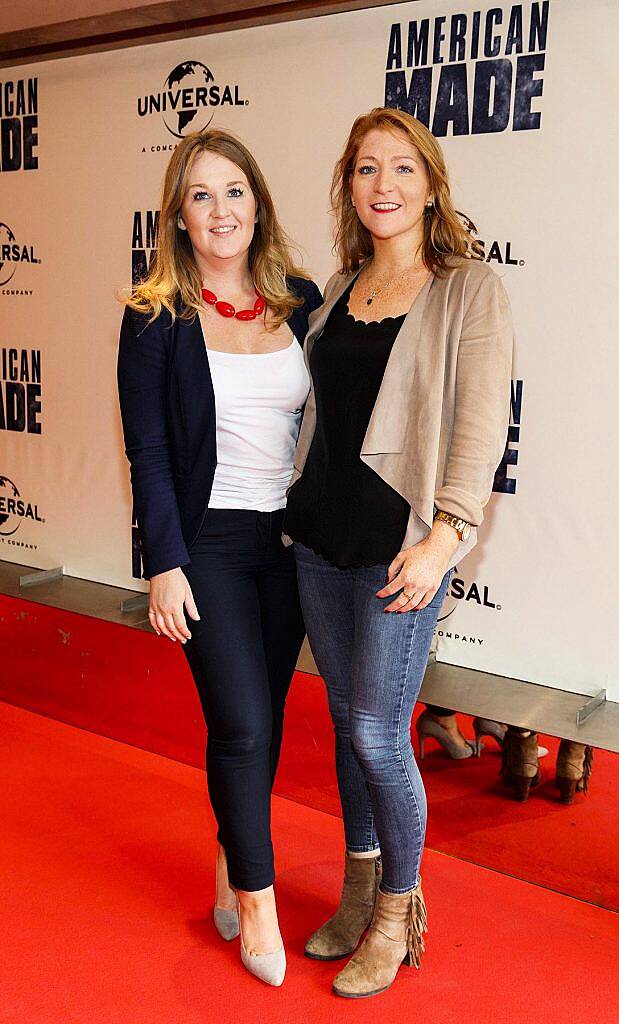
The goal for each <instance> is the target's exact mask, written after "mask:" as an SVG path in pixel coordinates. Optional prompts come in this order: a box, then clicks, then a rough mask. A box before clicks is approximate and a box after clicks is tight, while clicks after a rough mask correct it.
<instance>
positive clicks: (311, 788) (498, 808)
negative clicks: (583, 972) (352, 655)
mask: <svg viewBox="0 0 619 1024" xmlns="http://www.w3.org/2000/svg"><path fill="white" fill-rule="evenodd" d="M0 649H2V652H3V672H2V675H1V678H0V699H1V700H5V701H7V702H9V703H13V704H16V705H19V706H21V707H25V708H29V709H31V710H33V711H37V712H40V713H42V714H46V715H49V716H51V717H53V718H57V719H59V720H63V721H66V722H71V723H72V724H74V725H79V726H82V727H83V728H85V729H89V730H91V731H92V732H97V733H101V734H103V735H107V736H111V737H114V738H117V739H120V740H123V741H125V742H127V743H130V744H132V745H134V746H138V747H143V748H145V749H148V750H152V751H155V752H157V753H161V754H165V755H166V756H168V757H171V758H174V759H176V760H179V761H184V762H186V763H188V764H192V765H197V766H202V765H203V762H204V754H203V744H204V727H203V723H202V717H201V711H200V706H199V703H198V700H197V697H196V695H195V693H194V690H193V685H192V681H191V677H190V675H189V670H188V668H187V665H186V663H185V659H184V657H183V654H182V651H181V650H180V649H179V647H178V645H173V644H171V643H170V642H168V641H164V640H161V639H160V638H158V637H155V636H153V635H151V634H148V633H142V632H139V631H136V630H132V629H127V628H126V627H125V626H117V625H113V624H110V623H107V622H104V621H101V620H98V619H93V618H89V617H88V616H83V615H75V614H72V613H69V612H65V611H62V610H60V609H56V608H49V607H45V606H43V605H39V604H35V603H33V602H30V601H24V600H17V599H14V598H8V597H3V596H1V595H0ZM463 728H464V729H465V731H466V730H467V724H466V722H465V721H463ZM468 734H469V735H472V732H471V730H470V727H468ZM544 743H545V744H546V745H547V746H549V747H551V754H550V755H549V756H548V757H547V758H546V759H545V760H544V761H543V762H542V772H543V775H544V784H543V785H542V787H541V788H540V789H539V790H537V791H535V793H534V794H533V795H532V796H531V797H530V799H529V801H528V803H526V804H516V803H515V802H514V801H513V800H509V799H507V798H506V797H505V796H504V794H503V792H502V790H501V788H500V787H499V785H498V783H497V774H498V766H499V757H498V752H497V750H496V747H495V745H494V744H493V742H492V740H488V741H487V749H486V750H485V751H484V752H483V754H482V757H481V758H480V759H479V760H477V759H476V758H471V759H469V760H467V761H451V760H450V759H449V758H448V757H447V756H446V755H445V754H444V753H443V752H442V751H440V750H438V748H436V749H435V750H433V749H432V744H431V741H430V742H429V743H428V746H427V748H426V749H427V751H428V753H427V757H426V762H425V764H426V767H425V781H426V788H427V792H428V800H429V827H428V845H429V846H430V847H432V848H433V849H436V850H440V851H443V852H445V853H449V854H451V855H453V856H455V857H459V858H461V859H465V860H470V861H473V862H474V863H477V864H482V865H486V866H488V867H491V868H494V869H496V870H498V871H503V872H505V873H506V874H512V875H515V876H517V877H519V878H523V879H527V880H529V881H533V882H536V883H538V884H540V885H545V886H549V887H550V888H553V889H556V890H558V891H560V892H564V893H567V894H570V895H573V896H575V897H577V898H580V899H584V900H588V901H590V902H592V903H596V904H598V905H600V906H605V907H608V908H614V909H619V760H618V759H617V757H616V756H614V755H611V754H608V753H606V752H604V751H596V752H595V761H594V770H593V775H592V779H591V788H590V791H589V794H588V796H587V797H583V796H582V795H579V796H577V797H576V801H575V803H574V804H573V805H572V806H571V807H563V806H562V805H561V804H559V802H558V799H557V792H556V790H555V789H554V787H553V785H552V777H553V768H554V753H555V751H556V746H557V743H556V741H555V740H549V739H547V738H546V739H544ZM276 792H277V793H278V794H279V795H280V796H285V797H288V798H290V799H292V800H295V801H297V802H299V803H302V804H306V805H307V806H309V807H313V808H316V809H318V810H322V811H328V812H329V813H330V814H339V802H338V797H337V788H336V783H335V776H334V771H333V753H332V729H331V723H330V720H329V716H328V712H327V707H326V701H325V696H324V687H323V684H322V681H321V680H320V679H317V678H316V677H315V676H307V675H303V674H302V673H298V674H297V676H296V678H295V682H294V684H293V688H292V691H291V695H290V699H289V704H288V711H287V721H286V730H285V738H284V749H283V756H282V764H281V767H280V771H279V774H278V780H277V787H276Z"/></svg>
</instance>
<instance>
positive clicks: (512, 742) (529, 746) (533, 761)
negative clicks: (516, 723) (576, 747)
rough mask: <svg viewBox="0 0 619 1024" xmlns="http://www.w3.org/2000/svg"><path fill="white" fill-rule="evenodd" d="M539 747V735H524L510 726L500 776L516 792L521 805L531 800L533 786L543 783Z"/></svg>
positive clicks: (504, 740)
mask: <svg viewBox="0 0 619 1024" xmlns="http://www.w3.org/2000/svg"><path fill="white" fill-rule="evenodd" d="M537 751H538V747H537V733H536V732H527V733H523V732H522V731H521V730H519V729H515V728H512V726H508V727H507V730H506V732H505V737H504V739H503V751H502V758H501V770H500V774H501V776H502V777H503V782H504V784H505V785H506V786H509V787H511V788H512V789H513V790H514V796H515V798H516V800H518V801H519V802H520V803H524V802H525V801H526V800H528V798H529V791H530V790H531V787H532V786H538V785H539V783H540V782H541V778H542V776H541V773H540V770H539V760H538V753H537Z"/></svg>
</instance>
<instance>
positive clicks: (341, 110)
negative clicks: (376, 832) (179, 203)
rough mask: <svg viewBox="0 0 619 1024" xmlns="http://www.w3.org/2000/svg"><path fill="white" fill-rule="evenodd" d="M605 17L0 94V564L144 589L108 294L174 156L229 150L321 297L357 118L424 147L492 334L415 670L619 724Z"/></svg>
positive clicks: (329, 39)
mask: <svg viewBox="0 0 619 1024" xmlns="http://www.w3.org/2000/svg"><path fill="white" fill-rule="evenodd" d="M616 16H617V7H616V5H614V4H613V3H611V2H610V0H591V2H589V3H587V4H586V5H585V4H582V3H580V2H578V0H549V2H548V0H546V2H539V3H530V2H529V3H519V4H507V3H501V4H499V5H494V6H488V5H482V4H480V3H474V2H470V0H459V2H451V0H450V2H448V0H445V2H436V0H434V2H430V0H420V2H416V3H410V4H396V5H393V6H386V7H382V8H379V9H374V10H367V11H363V10H360V11H355V12H352V13H348V14H341V15H333V16H328V17H322V18H316V19H312V20H308V21H301V22H296V23H295V22H291V23H287V24H282V25H277V26H269V27H264V28H251V29H243V30H239V31H234V32H225V33H220V34H216V35H207V36H203V37H193V38H191V39H187V40H184V41H174V42H169V43H159V44H156V45H148V46H142V47H136V48H130V49H125V50H120V51H116V52H110V53H100V54H95V55H92V56H82V57H74V58H68V59H62V60H56V61H50V62H47V63H40V64H32V65H30V66H21V67H18V68H14V69H2V70H0V373H1V386H0V558H3V559H6V560H9V561H14V562H21V563H24V564H26V565H32V566H37V567H42V568H47V567H51V566H55V565H64V567H65V572H66V573H68V574H70V575H73V576H79V577H82V578H84V579H88V580H96V581H100V582H103V583H109V584H115V585H117V586H122V587H129V588H132V589H135V590H143V589H146V586H147V585H146V584H145V583H144V581H142V580H141V579H140V573H141V567H140V563H139V551H138V548H137V545H136V543H135V527H134V524H133V522H132V507H131V497H130V491H129V483H128V466H127V463H126V461H125V457H124V452H123V445H122V437H121V429H120V420H119V414H118V409H117V396H116V382H115V360H116V349H117V341H118V328H119V322H120V318H121V315H122V309H121V306H120V304H119V303H118V301H117V298H116V295H117V293H118V292H119V290H122V289H123V288H126V287H127V286H128V285H129V284H130V283H131V281H132V279H133V280H136V279H137V278H139V277H140V276H142V275H143V274H144V273H145V271H146V269H147V267H148V266H149V262H150V259H151V257H152V254H153V252H154V250H155V248H156V246H157V226H158V204H159V195H160V186H161V181H162V176H163V172H164V169H165V166H166V163H167V161H168V159H169V157H170V154H171V153H172V151H173V149H174V147H175V146H176V145H177V143H178V141H179V139H181V138H182V137H183V136H184V135H186V134H187V133H189V132H193V131H196V130H201V129H204V128H206V127H207V126H208V125H213V126H221V127H227V128H230V129H231V130H233V131H234V132H236V133H237V134H239V135H240V136H241V137H242V138H243V139H244V140H245V141H246V142H247V143H248V144H249V146H250V147H251V148H252V149H253V151H254V153H255V154H256V156H257V158H258V160H259V162H260V164H261V165H262V168H263V170H264V171H265V173H266V176H267V178H268V180H269V183H270V185H271V188H272V191H273V194H274V197H275V200H276V203H277V206H278V209H279V213H280V216H281V219H282V221H283V222H284V224H285V226H286V227H287V229H288V231H289V232H290V234H291V236H292V237H293V238H294V239H295V241H296V242H297V243H298V245H299V246H300V248H301V250H302V253H303V259H304V262H305V265H306V266H307V268H308V269H309V270H310V271H311V272H312V274H313V275H314V277H315V279H316V280H317V281H318V283H319V284H320V285H323V284H324V283H325V281H326V280H327V278H328V276H329V275H330V274H331V273H332V271H333V270H334V269H335V263H334V258H333V255H332V251H331V244H332V239H331V231H332V223H331V220H330V214H329V209H328V188H329V181H330V175H331V169H332V167H333V164H334V162H335V160H336V159H337V157H338V156H339V154H340V152H341V149H342V147H343V145H344V141H345V138H346V135H347V132H348V130H349V127H350V125H351V123H352V121H353V119H354V118H355V116H356V115H357V114H359V113H361V112H363V111H366V110H368V109H370V108H371V107H374V106H380V105H383V104H385V105H387V106H397V107H401V108H403V109H405V110H408V111H409V112H411V113H412V114H414V115H415V116H417V117H418V118H419V119H420V120H422V121H423V122H424V123H425V124H426V125H428V126H429V127H430V129H431V130H432V131H433V132H434V134H435V135H436V136H437V138H438V139H439V140H440V142H441V143H442V145H443V146H444V149H445V153H446V156H447V160H448V164H449V167H450V173H451V179H452V185H453V191H454V195H455V199H456V204H457V206H458V208H459V209H461V210H464V211H465V212H466V213H467V214H468V215H469V216H470V217H471V218H472V219H473V221H474V222H475V223H476V224H477V225H478V228H479V233H480V236H481V238H482V239H483V242H484V249H485V258H486V260H487V261H488V262H489V263H490V264H491V265H492V266H493V268H494V269H495V270H496V272H497V273H498V274H499V275H500V276H501V277H502V278H503V280H504V283H505V286H506V288H507V291H508V293H509V296H510V299H511V302H512V306H513V310H514V318H515V323H516V331H517V352H516V358H515V363H514V370H513V382H512V402H511V425H510V428H509V437H508V439H507V447H506V451H505V457H504V459H503V462H502V464H501V466H500V467H499V469H498V471H497V474H496V479H495V487H494V490H495V494H494V496H493V500H492V502H491V504H490V506H489V507H488V510H487V518H486V522H485V525H484V527H482V530H481V531H480V534H481V542H480V544H479V546H478V548H477V549H476V550H475V551H474V552H473V553H472V554H471V555H470V556H469V557H468V558H467V559H466V560H465V561H464V562H463V563H462V565H461V566H460V567H459V569H458V572H457V573H456V576H455V577H454V579H453V582H452V584H451V590H450V593H449V595H448V598H447V600H446V603H445V606H444V608H443V611H442V614H441V620H440V622H439V624H438V627H437V643H438V657H439V659H440V660H445V661H448V662H452V663H454V664H458V665H466V666H471V667H473V668H481V669H485V670H487V671H490V672H493V673H497V674H503V675H509V676H513V677H516V678H520V679H524V680H531V681H535V682H541V683H546V684H548V685H549V686H557V687H561V688H564V689H571V690H574V691H576V692H584V693H593V692H595V691H596V690H597V689H599V688H600V687H602V686H606V687H608V689H609V693H610V695H611V696H612V697H613V698H614V699H617V700H619V671H617V669H618V667H619V665H618V663H619V655H618V653H617V645H616V643H613V642H611V637H612V635H613V632H614V631H613V628H612V627H613V625H614V620H615V618H616V616H615V614H614V608H613V601H612V600H611V590H612V589H613V588H612V586H611V579H612V573H613V571H614V568H615V565H616V564H617V558H616V556H617V552H618V545H617V540H616V538H617V530H618V528H617V509H618V508H619V494H618V486H617V474H616V472H615V468H614V462H615V460H614V459H613V457H612V456H613V452H614V446H613V443H612V439H613V438H615V439H616V430H615V422H616V411H615V410H616V387H617V385H616V381H617V375H618V373H619V354H618V351H619V350H618V346H617V340H616V331H615V333H614V334H613V331H612V320H611V318H612V314H613V312H614V310H615V304H616V285H615V281H614V278H613V276H612V275H613V269H614V268H613V262H614V256H615V250H616V238H617V225H616V221H615V219H616V207H617V204H616V198H615V196H616V190H615V174H616V171H615V162H616V154H615V153H614V152H613V151H612V150H611V129H612V123H613V119H614V114H615V111H616V100H615V99H614V98H613V96H612V95H611V70H612V69H614V67H615V63H616V56H615V54H616V42H615V40H616V38H617V29H618V27H619V26H617V24H616ZM614 221H615V223H613V222H614Z"/></svg>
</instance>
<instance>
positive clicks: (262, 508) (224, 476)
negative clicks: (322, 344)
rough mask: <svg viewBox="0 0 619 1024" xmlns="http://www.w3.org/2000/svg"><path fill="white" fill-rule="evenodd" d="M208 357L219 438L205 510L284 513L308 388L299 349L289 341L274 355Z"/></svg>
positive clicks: (210, 351) (212, 354)
mask: <svg viewBox="0 0 619 1024" xmlns="http://www.w3.org/2000/svg"><path fill="white" fill-rule="evenodd" d="M207 352H208V361H209V365H210V369H211V377H212V380H213V387H214V390H215V420H216V437H217V466H216V468H215V477H214V480H213V489H212V491H211V497H210V500H209V508H246V509H254V510H256V511H258V512H273V511H274V510H275V509H278V508H284V506H285V504H286V489H287V487H288V486H289V484H290V480H291V477H292V470H293V460H294V453H295V448H296V444H297V436H298V433H299V425H300V423H301V415H302V412H303V406H304V405H305V401H306V399H307V396H308V394H309V389H310V378H309V374H308V372H307V368H306V366H305V361H304V359H303V349H302V348H301V345H300V344H299V342H298V341H297V339H296V338H295V337H293V339H292V342H291V343H290V345H288V347H287V348H283V349H278V350H277V351H276V352H264V353H261V354H258V355H246V354H244V353H237V352H217V351H215V350H214V349H210V348H209V349H207Z"/></svg>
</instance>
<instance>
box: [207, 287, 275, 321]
mask: <svg viewBox="0 0 619 1024" xmlns="http://www.w3.org/2000/svg"><path fill="white" fill-rule="evenodd" d="M254 290H255V292H256V295H257V296H258V297H257V299H256V301H255V302H254V308H253V309H239V311H238V313H237V311H236V309H235V308H234V306H233V305H232V304H231V303H230V302H221V301H220V300H219V299H218V298H217V296H216V295H215V292H211V291H209V289H208V288H203V289H202V298H203V299H204V301H205V302H208V304H209V306H214V307H215V309H216V310H217V312H218V313H221V315H222V316H225V317H233V316H234V317H236V319H237V320H255V319H256V317H257V316H260V314H261V313H264V309H265V306H266V303H265V301H264V299H263V298H262V295H261V294H260V292H259V291H258V289H254Z"/></svg>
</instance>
